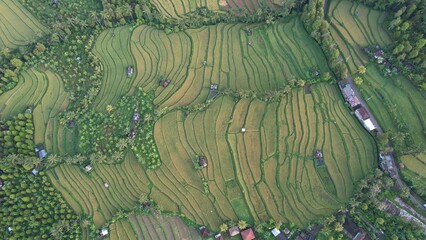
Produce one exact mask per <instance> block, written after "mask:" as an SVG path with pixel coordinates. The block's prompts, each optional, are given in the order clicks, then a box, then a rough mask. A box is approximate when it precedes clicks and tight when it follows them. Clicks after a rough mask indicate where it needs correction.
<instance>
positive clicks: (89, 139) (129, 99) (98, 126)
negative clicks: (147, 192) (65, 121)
mask: <svg viewBox="0 0 426 240" xmlns="http://www.w3.org/2000/svg"><path fill="white" fill-rule="evenodd" d="M152 100H153V94H147V93H144V92H142V91H141V90H138V91H135V94H134V95H133V96H125V97H123V98H122V99H121V100H120V101H119V102H118V103H117V105H116V106H113V105H107V106H106V111H107V113H103V112H96V111H91V112H90V113H89V114H86V115H85V116H84V117H83V118H82V120H81V121H80V125H79V136H80V148H81V150H82V152H83V153H84V154H91V153H96V154H97V157H94V158H93V160H92V159H91V160H92V162H93V161H97V162H104V163H116V162H119V161H121V160H122V158H123V157H124V154H125V150H126V149H127V148H128V147H130V148H131V150H132V151H133V152H134V153H135V155H136V157H137V159H138V161H140V162H141V163H142V164H143V165H145V166H147V167H148V168H149V169H154V168H157V167H159V166H160V164H161V162H160V157H159V155H158V153H157V147H156V146H155V143H154V136H153V126H154V124H153V123H154V116H155V115H154V109H153V105H152Z"/></svg>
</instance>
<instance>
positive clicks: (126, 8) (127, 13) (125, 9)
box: [123, 3, 133, 19]
mask: <svg viewBox="0 0 426 240" xmlns="http://www.w3.org/2000/svg"><path fill="white" fill-rule="evenodd" d="M123 13H124V16H126V17H131V18H132V19H133V9H132V6H130V5H129V4H128V3H126V4H124V5H123Z"/></svg>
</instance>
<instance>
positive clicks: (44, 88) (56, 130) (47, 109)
mask: <svg viewBox="0 0 426 240" xmlns="http://www.w3.org/2000/svg"><path fill="white" fill-rule="evenodd" d="M0 103H1V105H0V109H1V112H0V119H3V120H5V119H7V118H8V117H10V116H13V115H16V114H18V113H22V112H24V111H25V109H27V107H32V108H33V115H34V127H35V133H34V142H35V144H44V145H45V147H46V150H47V151H48V152H50V153H51V152H55V153H57V154H66V153H69V154H71V153H74V152H75V151H74V144H73V141H74V138H75V133H73V132H72V131H71V130H70V129H68V128H66V127H65V126H62V125H60V124H59V120H58V114H59V113H60V112H61V111H63V110H64V109H65V108H66V107H67V105H68V100H67V95H66V93H65V90H64V86H63V82H62V81H61V79H60V78H59V76H58V75H56V74H55V73H53V72H51V71H46V72H41V71H39V70H36V69H35V68H31V69H29V70H27V71H24V72H22V75H21V76H20V77H19V82H18V85H17V86H16V87H15V88H14V89H13V90H11V91H8V92H6V93H4V94H2V95H1V96H0Z"/></svg>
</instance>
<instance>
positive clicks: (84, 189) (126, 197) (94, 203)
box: [48, 155, 149, 226]
mask: <svg viewBox="0 0 426 240" xmlns="http://www.w3.org/2000/svg"><path fill="white" fill-rule="evenodd" d="M93 168H94V169H95V170H94V171H93V172H92V173H90V175H88V174H87V173H85V172H84V171H83V169H82V168H79V167H77V166H73V165H64V164H62V165H60V166H58V167H56V168H54V169H53V170H52V171H51V172H49V173H48V175H49V177H50V178H51V180H52V182H53V184H54V185H55V187H57V188H58V189H59V190H60V191H61V193H62V194H63V195H64V197H65V199H66V200H67V202H68V203H69V204H70V205H71V207H72V208H73V209H74V210H75V211H76V212H77V213H78V214H88V215H91V216H93V219H94V222H95V224H96V225H97V226H101V225H102V224H103V223H105V222H106V221H107V220H109V219H111V217H112V216H113V215H114V214H115V213H116V212H118V211H119V210H130V209H131V208H132V207H133V206H134V205H135V204H136V202H137V200H138V199H139V196H140V194H141V193H143V192H144V193H147V192H148V191H149V189H148V184H149V181H148V179H147V178H146V175H145V173H144V171H143V168H142V167H141V165H140V164H139V163H138V162H137V161H136V159H135V158H134V156H133V155H129V156H128V157H127V159H126V161H124V163H122V164H117V165H104V164H94V165H93ZM55 175H56V176H55ZM104 183H108V184H109V188H105V187H104Z"/></svg>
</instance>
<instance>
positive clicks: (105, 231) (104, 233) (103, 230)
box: [99, 228, 108, 237]
mask: <svg viewBox="0 0 426 240" xmlns="http://www.w3.org/2000/svg"><path fill="white" fill-rule="evenodd" d="M106 235H108V229H106V228H102V229H101V230H100V231H99V237H105V236H106Z"/></svg>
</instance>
